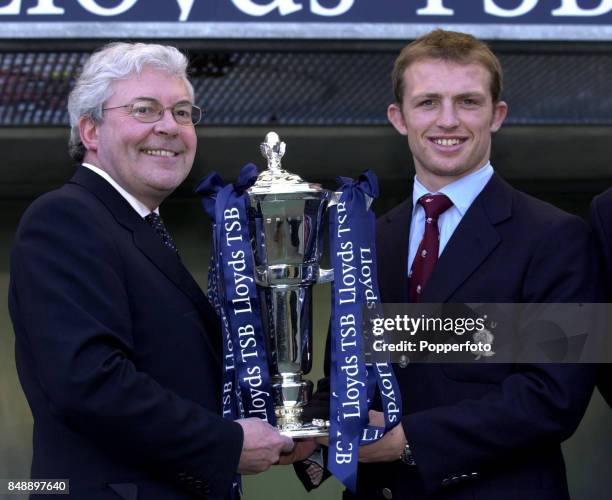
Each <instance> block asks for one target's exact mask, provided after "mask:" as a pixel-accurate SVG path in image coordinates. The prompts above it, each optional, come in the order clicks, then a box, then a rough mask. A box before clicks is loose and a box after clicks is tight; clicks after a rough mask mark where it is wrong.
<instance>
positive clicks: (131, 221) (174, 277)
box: [70, 167, 217, 353]
mask: <svg viewBox="0 0 612 500" xmlns="http://www.w3.org/2000/svg"><path fill="white" fill-rule="evenodd" d="M70 182H73V183H76V184H79V185H81V186H83V187H84V188H86V189H87V190H88V191H90V192H91V193H93V194H94V195H95V196H96V197H97V198H98V199H99V200H100V201H101V202H102V203H103V204H104V205H105V206H106V207H107V208H108V210H109V211H110V212H111V213H112V214H113V216H114V217H115V219H116V220H117V222H118V223H119V224H121V225H122V226H124V227H125V228H127V229H129V230H130V231H131V232H132V234H133V237H134V244H135V245H136V246H137V247H138V249H139V250H140V251H141V252H142V253H143V254H144V255H146V256H147V258H148V259H149V260H150V261H151V262H152V263H153V264H154V265H155V266H156V267H157V268H158V269H159V270H160V271H161V272H162V273H163V274H164V275H165V276H166V277H167V278H168V279H169V280H170V281H172V282H173V283H174V284H175V285H176V286H177V288H179V289H180V290H181V291H182V292H183V293H185V294H186V295H187V296H188V297H189V298H190V299H191V301H192V302H193V303H194V304H195V305H196V307H197V309H198V310H199V312H200V313H201V315H202V317H203V318H204V321H205V323H206V326H207V329H208V330H209V333H210V334H213V335H214V334H216V332H217V329H216V328H215V323H214V320H213V321H212V322H211V318H215V319H216V313H215V311H214V309H213V308H212V306H211V305H210V303H209V302H208V299H207V298H206V296H205V295H204V292H202V290H201V289H200V287H199V286H198V284H197V283H196V282H195V280H194V279H193V277H192V276H191V274H190V273H189V271H187V269H186V268H185V266H184V265H183V263H182V262H181V261H180V259H179V258H177V256H176V255H174V254H173V253H172V252H171V251H170V250H169V249H168V248H167V247H165V246H164V245H163V244H162V243H161V240H160V238H159V236H157V234H155V232H154V231H153V230H152V229H151V227H150V226H149V225H148V224H147V223H146V222H145V221H144V220H143V219H142V218H141V217H140V215H138V214H137V213H136V211H135V210H134V209H133V208H132V207H131V206H130V204H129V203H128V202H127V201H126V200H125V199H124V198H123V197H122V196H121V195H120V194H119V193H118V192H117V191H116V190H115V189H114V188H113V187H112V186H111V185H110V184H109V183H108V182H107V181H106V180H105V179H103V178H102V177H100V176H99V175H98V174H96V173H95V172H92V171H91V170H89V169H87V168H85V167H80V168H79V169H77V171H76V173H75V175H74V176H73V178H72V179H71V181H70ZM215 353H216V351H215Z"/></svg>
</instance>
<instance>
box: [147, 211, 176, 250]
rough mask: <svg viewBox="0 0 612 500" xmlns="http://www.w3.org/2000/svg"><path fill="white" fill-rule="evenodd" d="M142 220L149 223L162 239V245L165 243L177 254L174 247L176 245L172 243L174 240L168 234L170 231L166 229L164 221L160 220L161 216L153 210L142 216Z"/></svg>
mask: <svg viewBox="0 0 612 500" xmlns="http://www.w3.org/2000/svg"><path fill="white" fill-rule="evenodd" d="M144 220H145V221H146V222H148V223H149V224H150V225H151V227H152V228H153V229H154V230H155V232H156V233H157V234H158V235H159V237H160V238H161V239H162V242H163V243H164V245H166V246H167V247H168V248H169V249H170V250H173V251H174V252H176V253H177V254H178V250H177V248H176V245H175V244H174V240H173V239H172V237H171V236H170V233H169V232H168V230H167V229H166V226H165V225H164V221H163V220H162V218H161V217H160V216H159V215H158V214H156V213H155V212H151V213H150V214H149V215H147V216H146V217H145V218H144Z"/></svg>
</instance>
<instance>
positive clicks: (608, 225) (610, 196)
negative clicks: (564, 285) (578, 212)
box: [589, 189, 612, 407]
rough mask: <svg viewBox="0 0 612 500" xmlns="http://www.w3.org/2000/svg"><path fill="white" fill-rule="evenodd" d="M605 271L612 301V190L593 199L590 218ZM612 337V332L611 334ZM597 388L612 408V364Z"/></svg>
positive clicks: (602, 370) (604, 367) (604, 368)
mask: <svg viewBox="0 0 612 500" xmlns="http://www.w3.org/2000/svg"><path fill="white" fill-rule="evenodd" d="M589 222H590V224H591V229H592V231H593V236H594V239H595V243H596V245H597V248H598V250H599V253H600V258H601V263H602V269H603V271H604V289H605V291H606V299H607V301H608V302H611V301H612V189H608V190H607V191H606V192H604V193H602V194H600V195H599V196H596V197H595V198H593V202H592V203H591V212H590V217H589ZM611 335H612V332H611ZM597 387H598V388H599V391H600V392H601V394H602V396H603V397H604V398H605V399H606V401H607V402H608V404H609V405H610V406H611V407H612V364H610V363H607V364H605V365H602V366H601V368H600V371H599V377H598V381H597Z"/></svg>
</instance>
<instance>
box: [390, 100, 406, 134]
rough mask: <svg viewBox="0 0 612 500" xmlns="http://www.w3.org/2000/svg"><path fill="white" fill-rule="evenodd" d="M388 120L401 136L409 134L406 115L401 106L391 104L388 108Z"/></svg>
mask: <svg viewBox="0 0 612 500" xmlns="http://www.w3.org/2000/svg"><path fill="white" fill-rule="evenodd" d="M387 118H388V119H389V121H390V122H391V125H393V126H394V127H395V130H397V131H398V132H399V133H400V134H402V135H407V134H408V128H407V127H406V122H405V120H404V115H403V114H402V108H401V107H400V105H399V104H397V103H393V104H389V107H388V108H387Z"/></svg>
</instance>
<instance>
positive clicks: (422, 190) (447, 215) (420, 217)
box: [408, 162, 493, 273]
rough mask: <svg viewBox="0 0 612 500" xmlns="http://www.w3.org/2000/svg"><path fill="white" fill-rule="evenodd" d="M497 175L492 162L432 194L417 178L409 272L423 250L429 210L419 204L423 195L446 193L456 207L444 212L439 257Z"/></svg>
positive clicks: (413, 199)
mask: <svg viewBox="0 0 612 500" xmlns="http://www.w3.org/2000/svg"><path fill="white" fill-rule="evenodd" d="M492 175H493V167H492V166H491V162H488V163H487V164H486V165H485V166H484V167H482V168H479V169H478V170H476V171H475V172H472V173H471V174H469V175H466V176H465V177H462V178H461V179H457V180H456V181H454V182H451V183H450V184H448V185H446V186H444V187H443V188H442V189H440V191H436V192H435V193H429V191H428V190H427V188H426V187H425V186H423V184H421V183H420V182H419V179H417V177H416V175H415V176H414V188H413V190H412V221H411V223H410V239H409V243H408V245H409V246H408V272H409V273H410V269H411V268H412V261H413V260H414V256H415V255H416V253H417V250H418V249H419V245H420V244H421V240H422V239H423V233H424V232H425V209H424V208H423V207H422V206H421V205H419V204H418V203H417V201H418V200H419V198H421V196H424V195H426V194H428V193H429V194H445V195H446V196H448V197H449V198H450V200H451V201H452V202H453V206H452V207H450V208H449V209H448V210H446V211H445V212H443V213H442V214H441V215H440V218H439V219H438V228H439V230H440V249H439V252H438V257H439V256H440V255H442V252H443V251H444V248H445V247H446V244H447V243H448V240H450V238H451V236H452V235H453V233H454V232H455V229H457V226H458V225H459V223H460V222H461V219H462V218H463V216H464V215H465V213H466V212H467V210H468V208H470V206H471V205H472V202H473V201H474V200H475V199H476V197H477V196H478V195H479V194H480V192H481V191H482V190H483V189H484V187H485V186H486V185H487V182H489V180H490V179H491V176H492Z"/></svg>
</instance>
